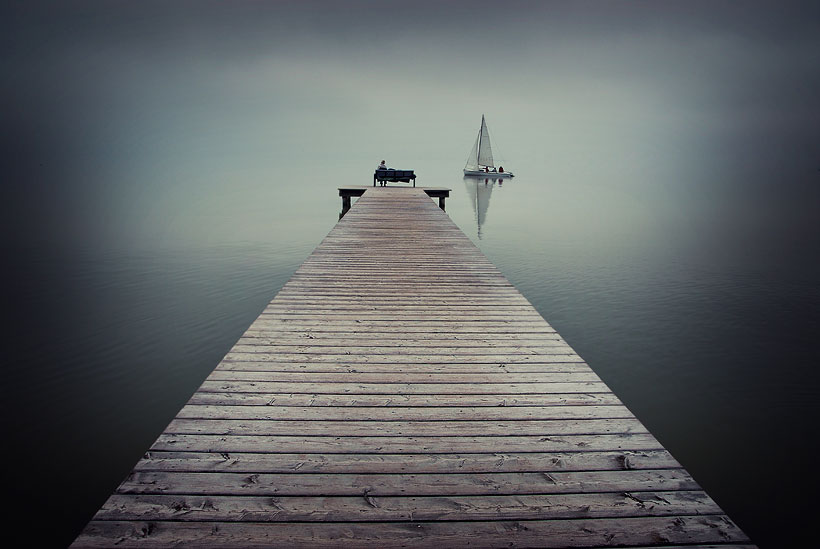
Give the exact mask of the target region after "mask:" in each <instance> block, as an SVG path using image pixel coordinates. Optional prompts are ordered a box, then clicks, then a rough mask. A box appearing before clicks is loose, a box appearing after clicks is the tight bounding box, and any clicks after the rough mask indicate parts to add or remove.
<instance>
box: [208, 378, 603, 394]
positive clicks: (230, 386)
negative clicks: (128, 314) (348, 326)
mask: <svg viewBox="0 0 820 549" xmlns="http://www.w3.org/2000/svg"><path fill="white" fill-rule="evenodd" d="M199 390H200V391H202V392H219V393H223V392H226V391H229V392H240V393H276V392H278V393H317V394H361V395H367V394H371V395H379V394H381V395H416V394H426V395H499V394H546V393H596V392H597V393H608V392H609V389H608V388H607V386H606V385H604V383H603V382H600V381H586V382H577V383H571V382H548V383H418V384H416V383H307V382H305V383H283V382H273V383H272V382H265V381H220V380H213V381H212V380H210V379H206V380H205V381H204V382H203V383H202V386H201V387H200V388H199Z"/></svg>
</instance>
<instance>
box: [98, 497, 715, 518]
mask: <svg viewBox="0 0 820 549" xmlns="http://www.w3.org/2000/svg"><path fill="white" fill-rule="evenodd" d="M693 505H697V506H698V508H699V510H700V514H702V515H709V514H722V513H721V510H720V508H719V507H718V506H717V505H716V504H715V502H714V501H712V499H711V498H710V497H709V496H708V495H706V493H705V492H702V491H697V490H693V491H677V492H615V493H605V494H597V493H596V494H549V495H543V494H538V495H521V494H516V495H514V496H492V495H491V496H487V495H485V496H450V495H445V496H407V497H395V496H378V495H372V494H371V493H369V492H368V494H367V496H366V497H364V496H361V495H359V496H356V497H350V496H330V497H328V496H317V497H304V496H275V497H258V496H213V495H209V496H194V495H181V496H180V495H156V494H154V495H143V494H139V495H130V494H129V495H124V494H114V495H113V496H111V498H110V499H109V500H108V501H106V502H105V504H104V505H103V506H102V508H101V509H100V511H99V512H98V513H97V514H96V515H95V516H94V520H179V521H194V522H196V521H233V522H294V521H305V522H351V521H352V522H367V521H401V520H408V521H420V520H421V521H463V520H485V521H494V520H539V519H540V520H544V519H578V518H610V517H620V518H625V517H648V516H667V515H677V514H684V515H685V514H687V513H688V512H690V510H691V508H692V506H693Z"/></svg>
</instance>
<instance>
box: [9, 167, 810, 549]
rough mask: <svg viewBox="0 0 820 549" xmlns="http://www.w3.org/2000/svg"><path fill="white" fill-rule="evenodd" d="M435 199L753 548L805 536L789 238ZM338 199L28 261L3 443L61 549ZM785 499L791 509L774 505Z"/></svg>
mask: <svg viewBox="0 0 820 549" xmlns="http://www.w3.org/2000/svg"><path fill="white" fill-rule="evenodd" d="M422 176H423V172H422ZM429 179H430V178H429V177H427V178H425V180H422V179H420V183H421V182H422V181H424V182H429ZM442 180H443V181H441V182H438V181H437V182H436V183H443V184H446V185H448V186H451V187H452V188H453V194H452V197H451V198H450V199H449V200H448V202H447V206H448V213H449V215H450V216H451V218H452V219H453V220H454V221H456V223H458V225H459V226H460V227H461V228H462V230H464V232H465V233H466V234H467V235H468V236H470V237H471V238H472V239H473V240H474V241H475V242H476V243H477V244H478V245H479V246H480V247H481V248H482V249H483V250H484V251H485V253H486V254H487V255H488V256H489V257H490V258H491V259H492V260H493V261H494V262H495V263H496V264H497V265H498V266H499V267H500V268H501V270H502V271H503V272H504V273H505V274H506V275H507V276H508V277H509V279H510V280H511V281H512V282H513V283H515V284H516V285H517V286H518V287H519V288H520V289H521V291H522V292H523V293H524V295H525V296H527V297H528V298H529V299H530V301H532V303H533V304H534V305H535V307H536V308H537V309H538V310H539V311H540V312H541V313H542V314H543V316H544V317H545V318H547V320H548V321H550V322H551V323H552V324H553V325H554V326H555V327H556V328H557V329H558V330H559V331H560V332H561V333H562V334H563V336H564V337H565V338H566V339H567V340H568V341H569V343H570V344H571V345H573V346H574V347H575V349H576V350H577V351H578V352H579V353H580V354H581V355H582V356H583V357H584V358H585V359H586V360H587V361H588V362H589V363H590V364H591V365H592V367H593V368H594V369H595V371H596V372H597V373H598V374H599V375H600V376H601V377H602V378H603V379H604V380H605V381H606V382H607V383H608V384H609V385H610V386H611V387H612V388H613V390H614V391H615V392H616V394H618V395H619V396H620V397H621V398H622V399H623V400H624V402H625V403H626V404H627V405H628V406H629V407H630V408H631V409H632V410H633V411H634V412H635V413H636V414H637V415H638V417H639V418H640V419H641V420H643V422H644V423H645V424H646V425H647V426H648V427H649V428H650V430H651V431H652V432H653V433H654V434H655V435H656V436H657V437H658V438H659V439H660V440H661V442H662V443H663V444H665V445H666V446H667V448H669V449H670V450H671V451H672V453H673V454H674V455H675V456H676V457H677V458H678V459H679V460H680V461H681V462H682V463H683V464H684V465H685V466H686V467H687V468H688V469H689V470H690V471H691V472H692V474H693V475H694V476H695V478H696V479H697V480H698V481H699V482H700V483H701V484H702V485H703V486H704V487H705V488H706V489H707V490H708V491H709V492H710V493H711V494H712V495H713V497H715V499H716V500H717V501H718V502H719V503H720V504H721V505H722V506H723V507H724V509H725V510H726V511H727V512H729V513H730V515H731V516H733V517H734V518H735V519H736V520H737V522H738V523H739V524H740V525H741V526H742V527H743V528H744V529H745V530H746V531H747V532H748V533H749V534H750V535H751V536H752V537H753V538H754V539H755V540H756V541H758V542H759V543H761V544H765V542H766V541H767V540H769V539H771V538H772V537H773V536H774V535H775V533H776V532H777V531H778V528H779V526H780V525H783V526H785V525H786V524H787V521H788V522H789V523H790V524H792V525H793V522H792V519H791V518H790V517H793V513H794V506H795V505H796V504H797V502H800V501H802V500H803V498H804V497H806V496H804V495H803V494H804V493H805V490H806V488H807V482H808V483H814V482H815V481H814V480H810V481H807V480H806V479H807V478H810V477H808V475H810V472H811V470H812V469H811V468H810V466H811V464H810V461H811V457H810V456H811V455H812V451H813V450H814V448H813V447H814V442H813V440H812V437H811V433H812V432H813V431H814V430H815V426H814V423H813V420H814V418H816V417H818V412H820V410H818V400H820V399H818V397H819V396H820V394H818V393H820V391H818V374H817V372H816V364H817V358H818V354H817V349H818V346H817V343H816V334H817V333H818V328H820V318H818V310H820V296H818V289H817V285H816V283H815V282H816V280H817V277H816V275H817V273H816V271H812V270H811V269H810V268H807V269H806V270H801V269H799V268H797V267H798V264H799V263H800V261H801V253H797V252H799V250H789V249H788V247H789V246H790V243H791V240H790V239H792V238H794V237H795V235H794V234H793V233H790V232H789V231H786V234H782V235H779V236H778V235H773V234H772V232H771V227H770V226H769V225H768V224H764V225H760V226H759V227H737V226H733V225H732V224H730V223H728V224H727V222H726V220H725V219H717V218H710V217H709V216H710V215H712V213H711V212H710V211H708V210H707V211H703V210H699V209H695V208H692V207H691V206H690V209H689V210H688V211H687V212H686V214H685V215H684V214H683V213H681V212H680V211H679V206H680V204H679V201H678V197H676V196H666V197H664V196H663V195H662V193H660V194H657V195H656V196H651V195H648V194H644V195H641V196H635V195H630V196H629V197H627V198H626V199H624V197H619V196H617V195H618V191H617V190H615V189H614V188H612V187H598V186H594V185H592V186H591V188H584V187H582V186H581V187H579V186H578V185H572V184H570V183H568V182H561V181H541V180H539V179H538V178H535V177H532V176H530V177H528V176H527V175H526V174H522V175H520V176H519V177H517V178H515V179H514V180H511V181H506V182H503V184H501V185H499V184H497V183H494V182H487V183H484V182H483V181H479V182H475V181H472V182H471V181H468V180H462V179H461V178H460V177H458V176H457V175H454V176H453V177H448V178H442ZM335 194H336V193H335V186H334V185H333V184H329V183H328V184H325V183H315V184H306V186H305V188H303V189H301V190H300V191H298V192H297V191H294V190H292V189H291V190H290V191H289V192H288V193H283V198H282V200H280V201H278V202H272V203H271V204H269V206H270V210H271V211H272V212H277V211H280V210H281V211H282V212H283V215H286V214H285V213H284V212H285V211H287V212H290V213H289V214H287V215H290V216H291V217H290V218H287V219H284V220H282V219H280V220H278V221H277V222H276V223H273V224H272V225H271V227H272V228H275V230H268V229H267V228H264V218H265V217H266V216H265V215H264V214H259V215H251V216H249V217H246V218H245V219H244V220H242V221H240V220H239V219H238V218H235V219H234V221H235V222H237V223H240V222H241V223H245V224H247V225H248V226H250V227H257V229H253V230H251V229H248V230H247V231H248V232H243V231H238V232H239V233H240V234H242V235H243V237H247V236H248V235H249V234H251V233H253V234H255V235H256V236H257V237H258V238H257V240H256V241H252V240H248V239H247V238H243V239H239V238H237V240H236V241H234V242H231V241H230V239H231V238H232V236H233V234H234V233H230V232H229V233H227V234H223V239H222V240H223V241H222V242H214V243H213V244H210V245H201V244H200V245H192V244H191V245H187V246H182V245H174V243H172V242H166V243H161V244H160V243H156V244H155V246H154V247H153V248H151V249H142V250H140V251H137V250H136V249H134V248H130V249H129V248H122V249H97V250H88V249H86V250H74V251H73V252H72V253H70V254H69V253H67V252H65V251H64V252H63V254H62V255H54V254H45V253H37V254H34V253H29V254H26V253H22V252H21V253H20V254H19V263H18V265H20V266H21V269H20V270H19V271H18V272H19V274H20V277H19V278H18V279H17V280H16V288H15V291H14V292H13V293H12V295H11V300H12V301H11V303H12V310H16V311H17V312H18V313H19V314H20V315H21V316H20V318H21V319H22V322H20V323H18V324H17V328H16V330H17V331H16V333H14V337H15V339H13V341H14V342H15V343H14V346H13V349H12V357H13V359H14V361H13V367H12V368H10V369H9V371H8V372H7V374H6V375H7V379H9V380H10V383H9V385H8V386H9V387H10V388H11V389H12V390H11V397H10V401H9V402H10V403H11V405H12V408H11V409H12V410H15V411H16V412H15V415H14V416H12V417H18V418H21V420H20V421H14V420H13V419H12V420H11V421H10V422H9V426H10V430H11V432H12V435H13V437H14V438H13V440H14V443H13V445H12V446H11V448H13V449H15V450H18V452H19V450H22V452H19V455H20V457H21V459H23V462H24V464H25V465H24V467H25V470H30V471H32V474H24V475H21V477H20V478H17V479H13V480H12V490H13V492H15V497H16V498H20V499H21V500H22V501H26V502H28V503H29V504H30V505H36V508H37V509H38V514H40V513H46V512H47V513H50V514H52V513H54V514H55V516H57V517H58V519H57V520H56V522H55V523H54V528H53V529H52V530H51V531H50V532H49V533H47V534H46V535H47V536H50V537H51V539H52V540H53V541H54V542H57V543H65V542H67V541H69V540H70V539H72V537H73V536H74V535H75V534H76V533H77V532H78V531H79V530H80V529H81V528H82V526H83V525H84V523H85V522H86V521H87V520H88V519H89V518H90V517H91V515H92V514H93V512H94V511H95V510H96V509H97V508H98V507H99V506H100V505H101V504H102V503H103V501H104V500H105V499H106V497H107V496H108V494H109V493H110V492H111V491H112V490H113V489H114V488H115V487H116V485H117V484H118V483H119V482H120V481H121V480H122V478H123V477H124V476H125V475H126V474H127V473H128V471H130V469H131V468H132V466H133V465H134V463H135V462H136V461H137V460H138V459H139V457H140V455H141V454H142V453H143V452H144V451H145V450H146V449H147V448H148V446H150V444H151V443H152V442H153V440H154V439H155V438H156V436H157V435H158V434H159V433H160V432H161V431H162V430H163V429H164V427H165V426H166V425H167V423H168V422H169V421H170V420H171V418H173V417H174V415H175V414H176V412H177V411H178V409H179V408H180V407H181V406H182V405H183V404H184V403H185V401H186V400H187V399H188V397H189V396H190V395H191V394H192V393H193V392H194V391H195V390H196V388H197V387H198V386H199V384H200V383H201V382H202V380H203V379H204V378H205V377H206V376H207V375H208V374H209V373H210V371H211V370H212V368H213V367H214V366H215V365H216V364H217V362H218V361H219V360H220V358H221V357H222V356H223V355H224V354H225V353H226V352H227V350H228V349H229V348H230V347H231V346H232V344H233V343H234V342H235V340H236V339H237V338H238V337H239V336H240V334H241V333H242V332H243V330H244V329H245V328H246V327H247V326H248V325H249V324H250V323H251V322H252V321H253V320H254V319H255V317H256V316H257V315H258V314H259V312H260V311H261V309H262V308H263V307H264V305H265V304H266V303H267V302H268V301H269V300H270V299H271V298H272V297H273V296H274V295H275V293H276V292H277V291H278V289H279V288H280V287H281V286H282V285H283V284H284V282H285V281H286V280H287V279H288V278H289V276H290V275H291V273H292V272H293V271H294V270H295V268H296V267H297V266H298V265H299V263H301V261H302V260H303V259H304V258H305V257H306V256H307V254H308V253H309V252H310V251H311V250H312V249H313V248H314V247H315V246H316V245H317V244H318V242H319V241H320V240H321V238H322V236H323V235H324V234H326V232H327V231H329V230H330V228H331V227H332V226H333V224H334V222H335V220H336V217H337V213H338V210H339V208H340V201H339V199H338V197H337V196H335ZM234 199H235V200H239V201H247V203H248V205H249V208H250V204H252V203H253V202H254V200H253V197H252V196H244V197H241V198H240V197H235V198H234ZM588 201H595V203H597V204H605V205H607V207H606V208H600V207H599V206H596V207H595V208H594V209H595V212H594V213H593V212H591V211H590V210H591V208H590V207H588V204H589V202H588ZM714 206H715V205H714V204H713V205H712V207H713V208H714ZM753 206H754V205H753V204H750V205H748V207H753ZM250 209H251V211H253V209H252V208H250ZM717 209H719V208H717ZM692 215H698V216H700V217H699V219H698V223H697V224H695V223H692V221H691V219H690V217H691V216H692ZM620 217H628V218H630V220H631V221H630V222H629V223H623V222H622V221H623V220H621V219H619V218H620ZM272 221H276V220H272ZM259 227H262V228H261V229H259ZM718 228H720V229H721V230H719V231H718ZM246 229H247V227H246ZM755 230H761V231H764V233H759V234H755V233H754V231H755ZM254 231H257V232H254ZM265 239H267V242H265ZM738 239H750V240H749V242H758V243H759V242H760V240H765V241H766V245H767V246H770V247H771V250H769V251H768V253H771V254H774V255H772V256H768V255H766V256H765V257H762V258H761V257H760V253H759V252H758V253H755V254H753V255H750V253H749V251H748V250H746V249H744V247H743V242H739V241H738ZM749 242H747V244H748V243H749ZM797 248H800V247H799V246H798V247H797ZM814 249H815V250H816V248H814ZM41 252H42V251H41ZM789 262H796V264H790V263H789ZM807 267H811V266H810V265H807ZM18 452H15V453H18ZM21 466H22V465H21ZM772 477H776V479H777V480H776V482H775V481H772V480H771V478H772ZM780 499H782V500H784V501H786V500H787V501H789V502H790V505H788V506H783V507H780V506H772V505H771V502H772V501H777V500H780ZM777 535H778V536H779V537H778V538H777V539H779V542H778V543H782V540H783V538H782V535H781V534H779V533H778V534H777Z"/></svg>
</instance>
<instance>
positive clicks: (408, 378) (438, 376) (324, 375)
mask: <svg viewBox="0 0 820 549" xmlns="http://www.w3.org/2000/svg"><path fill="white" fill-rule="evenodd" d="M266 364H267V363H266ZM364 368H366V366H364ZM509 376H510V373H509V372H505V371H503V368H499V367H495V368H493V369H492V370H490V371H487V372H480V373H467V374H462V373H451V372H444V373H408V372H402V371H396V372H390V373H384V372H379V373H372V372H369V371H361V369H351V370H349V371H346V372H281V371H276V370H270V371H263V372H248V371H242V370H235V369H231V370H225V369H221V368H219V369H216V370H214V372H213V374H211V375H210V376H209V378H208V379H210V380H212V381H264V382H266V383H397V382H399V383H416V384H429V383H435V384H442V383H448V384H478V383H498V382H500V381H506V380H507V379H509ZM515 377H516V381H518V382H519V383H533V384H534V383H577V382H586V381H592V382H595V381H597V380H598V379H599V378H598V376H596V375H595V374H593V373H592V372H590V371H586V372H583V371H581V372H559V373H553V372H540V373H535V374H530V373H520V372H519V373H516V374H515Z"/></svg>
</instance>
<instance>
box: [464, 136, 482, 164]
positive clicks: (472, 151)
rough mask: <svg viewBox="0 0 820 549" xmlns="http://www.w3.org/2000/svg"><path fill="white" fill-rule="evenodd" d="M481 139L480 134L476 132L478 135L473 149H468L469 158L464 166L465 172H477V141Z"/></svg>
mask: <svg viewBox="0 0 820 549" xmlns="http://www.w3.org/2000/svg"><path fill="white" fill-rule="evenodd" d="M480 138H481V132H480V131H479V132H478V135H477V136H476V138H475V144H474V145H473V148H472V149H470V158H468V159H467V164H466V165H465V166H464V169H465V170H477V169H478V141H479V139H480Z"/></svg>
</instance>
